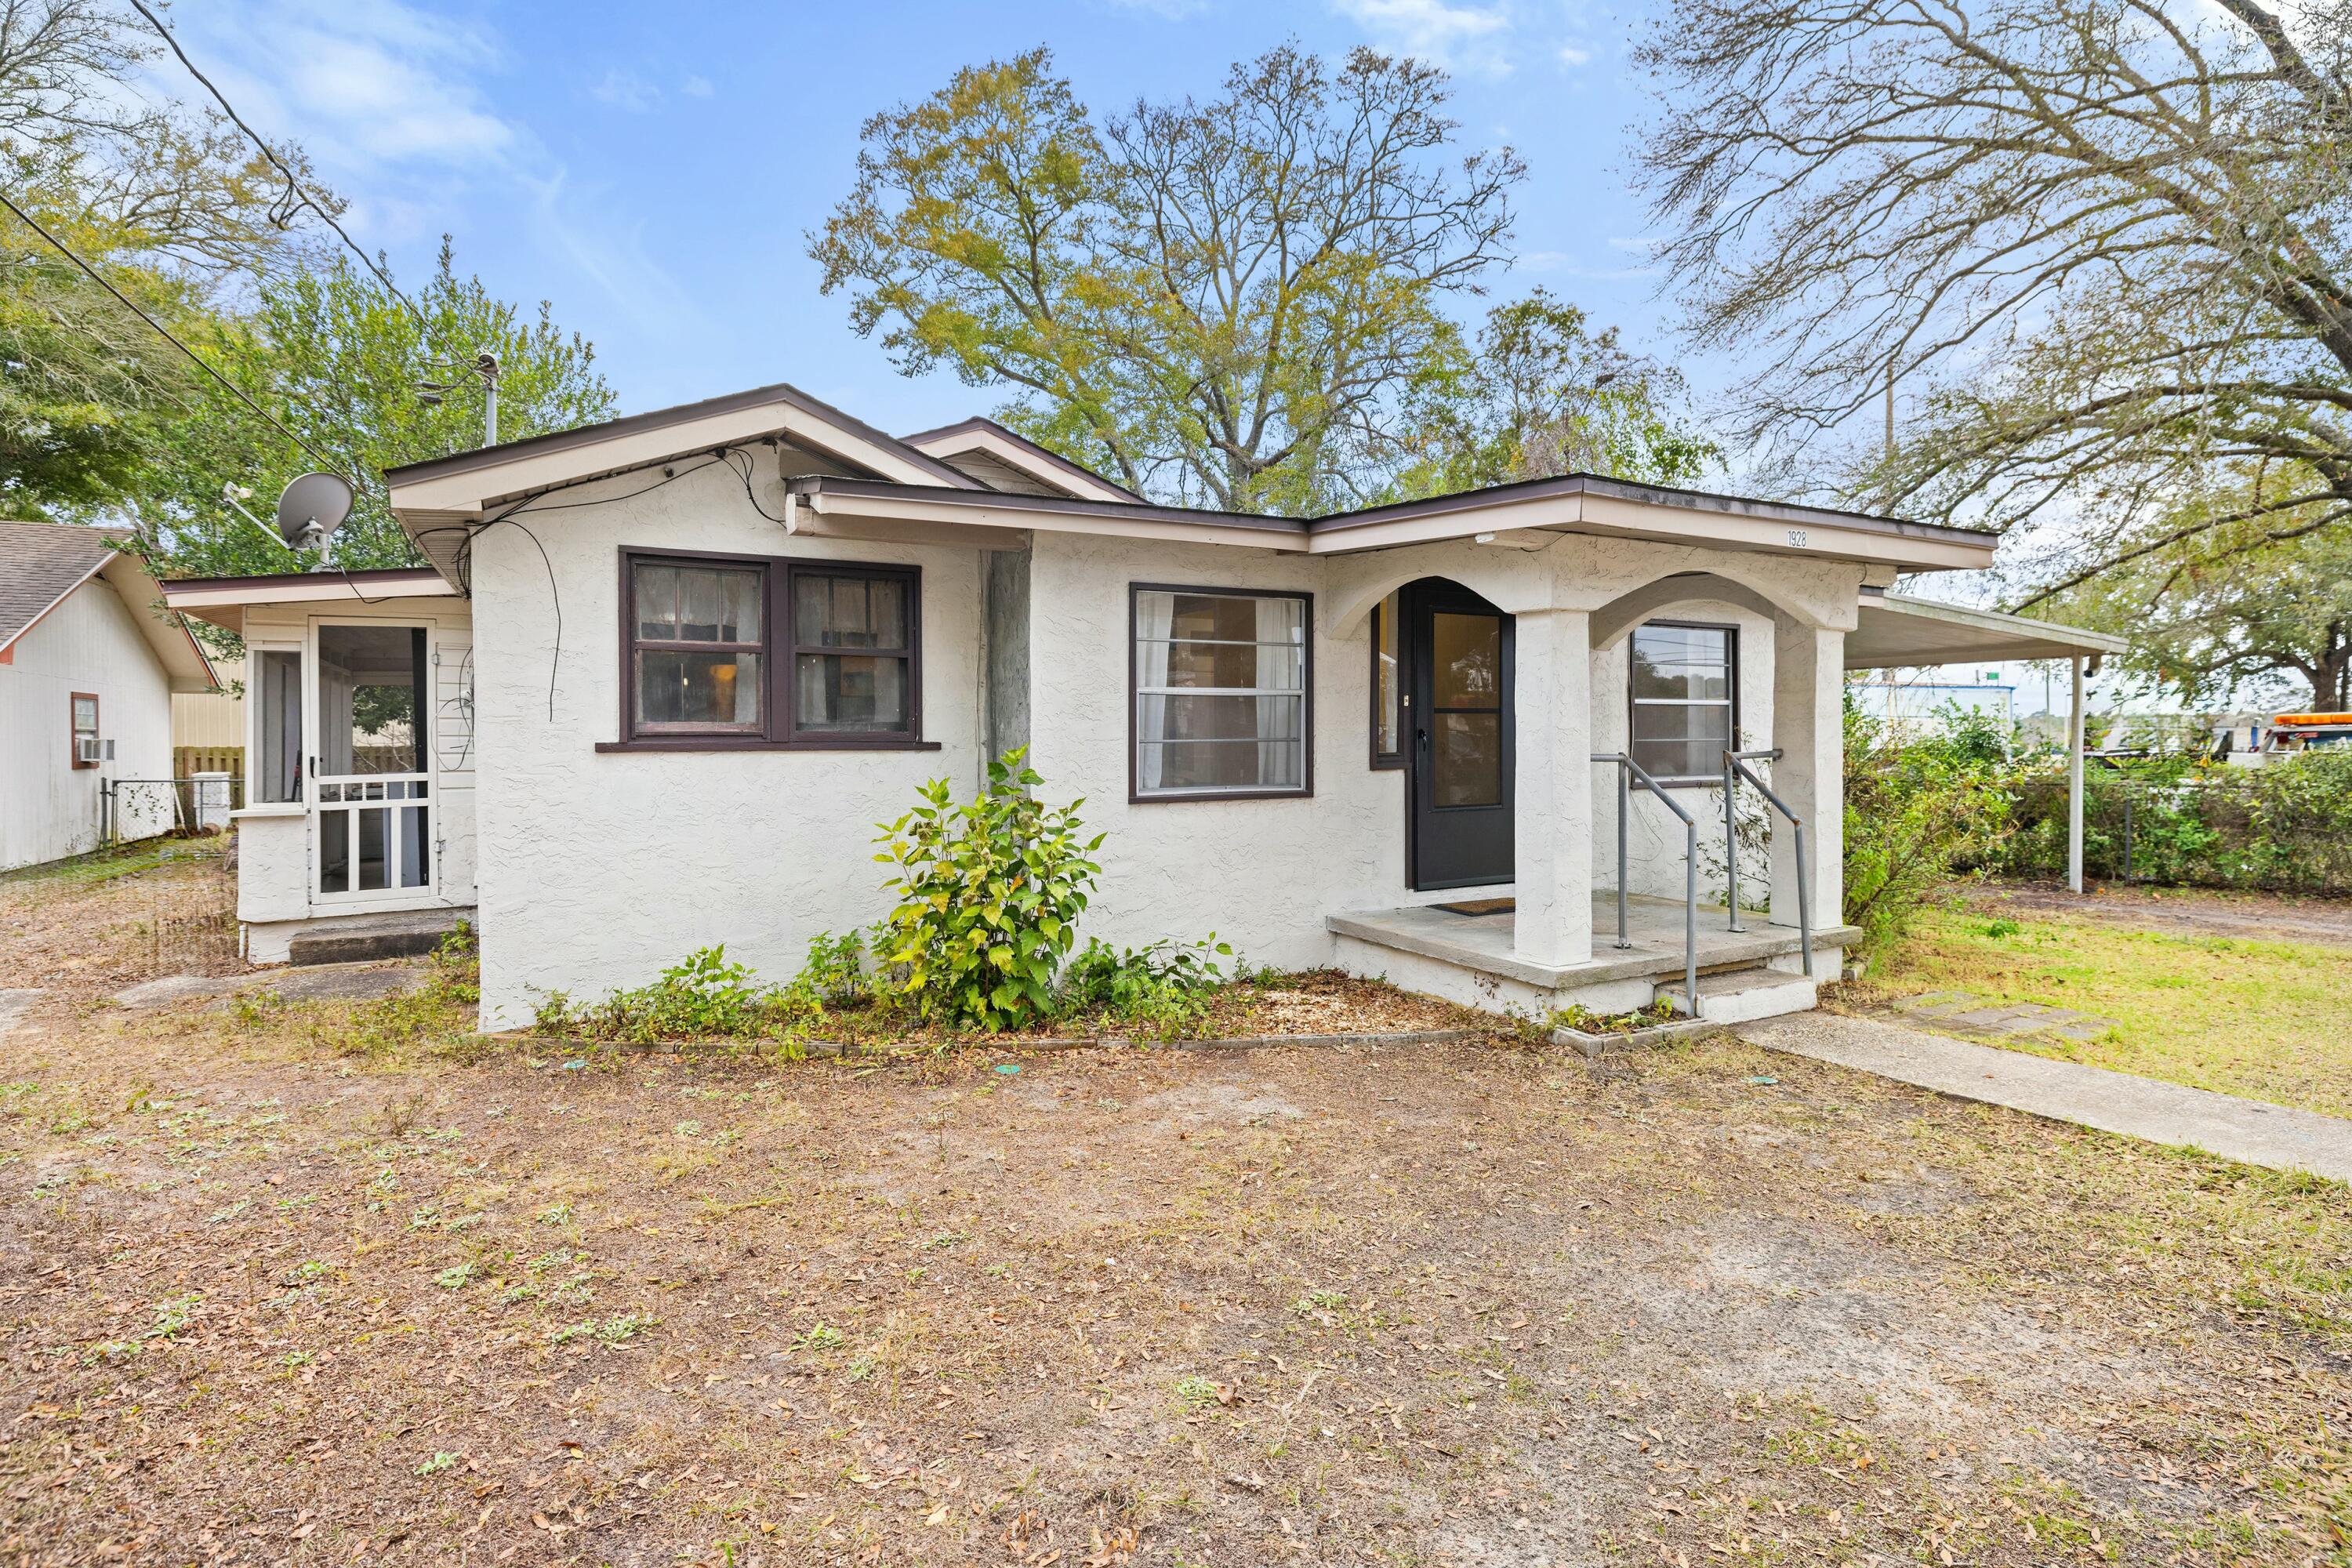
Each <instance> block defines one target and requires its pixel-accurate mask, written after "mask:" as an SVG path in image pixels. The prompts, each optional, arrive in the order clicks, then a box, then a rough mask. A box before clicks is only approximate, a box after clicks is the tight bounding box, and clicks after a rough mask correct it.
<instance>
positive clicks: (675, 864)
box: [172, 385, 2105, 1027]
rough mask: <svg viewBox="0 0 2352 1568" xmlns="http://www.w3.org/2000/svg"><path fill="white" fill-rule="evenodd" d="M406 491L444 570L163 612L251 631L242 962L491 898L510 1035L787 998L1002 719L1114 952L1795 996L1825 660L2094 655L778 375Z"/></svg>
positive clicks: (1794, 542)
mask: <svg viewBox="0 0 2352 1568" xmlns="http://www.w3.org/2000/svg"><path fill="white" fill-rule="evenodd" d="M387 478H388V480H389V483H390V486H391V500H392V506H393V510H394V513H395V514H396V515H397V516H398V517H399V519H400V520H401V521H402V523H403V525H404V527H405V528H406V529H407V531H408V532H409V533H410V535H411V537H412V538H413V539H414V540H415V542H416V545H417V547H418V549H419V550H420V551H421V552H423V554H424V555H425V558H426V559H427V560H428V561H430V562H431V563H432V564H431V566H430V567H429V568H425V569H417V570H412V571H403V572H362V573H353V574H349V575H344V574H332V573H329V574H313V575H309V576H293V577H274V578H251V579H230V580H213V581H205V582H183V583H176V584H172V600H173V604H174V605H177V606H179V607H181V608H183V609H184V610H186V611H188V612H189V613H192V614H194V615H198V616H208V617H210V618H212V619H214V620H215V621H218V622H220V623H221V624H223V625H226V626H235V627H236V628H237V629H239V630H240V631H241V632H242V633H243V635H244V637H245V638H246V642H247V703H246V708H247V713H248V724H249V734H248V737H247V757H248V759H249V763H248V772H249V773H250V774H251V776H252V784H251V789H250V794H251V796H252V801H253V804H252V805H250V806H249V807H248V808H247V810H246V811H245V813H244V814H243V816H242V817H241V820H240V823H239V827H240V831H241V834H242V836H243V838H244V850H243V862H242V889H241V894H240V902H241V912H242V915H243V918H244V920H245V921H246V922H247V931H248V933H249V936H250V942H251V952H252V953H253V955H254V956H255V957H256V958H257V959H261V960H264V961H268V960H271V959H275V958H279V957H283V956H285V955H286V954H287V953H288V952H289V948H290V945H291V944H292V943H293V942H295V941H296V940H297V939H298V938H301V937H302V936H303V935H304V933H306V932H307V933H316V932H320V931H332V930H334V929H337V928H338V927H341V926H348V927H352V928H353V929H363V928H364V923H365V922H367V921H382V920H383V919H385V918H386V917H402V916H414V915H415V914H417V913H419V912H420V911H421V912H424V913H427V914H429V913H431V912H433V911H451V910H469V911H474V912H475V913H476V915H477V918H478V924H479V929H480V932H481V942H482V1000H483V1014H484V1019H485V1024H486V1026H490V1027H505V1026H517V1025H520V1024H522V1023H524V1022H526V1021H528V1019H529V1018H530V1016H531V1014H532V1012H533V1010H534V1008H535V1007H536V1005H538V1002H539V1000H540V999H541V997H542V996H544V995H545V994H547V993H548V992H550V991H553V990H562V991H564V992H567V993H569V994H572V996H573V997H574V998H590V997H595V996H600V995H603V994H607V993H609V992H611V991H612V990H614V989H615V988H618V987H623V986H629V985H635V984H642V983H644V982H646V981H647V980H649V979H650V978H652V977H653V976H654V975H655V974H656V973H658V972H659V971H660V970H662V969H663V968H664V967H666V966H667V965H669V964H672V963H676V962H677V960H678V959H680V958H681V957H683V956H684V955H685V954H686V953H688V952H689V951H691V950H693V949H695V948H698V947H701V946H704V945H707V944H709V943H713V942H724V943H726V944H727V948H728V952H729V953H730V955H731V956H734V957H738V958H740V959H742V960H744V961H746V962H748V963H751V964H752V965H753V966H755V967H756V968H758V969H759V970H761V972H763V973H766V974H768V975H771V976H773V977H775V978H779V979H781V978H784V977H786V976H788V975H790V974H791V973H793V971H794V970H795V969H796V968H797V967H798V965H799V963H800V962H801V960H802V957H803V952H804V951H805V949H806V946H807V943H808V942H809V939H810V938H811V937H813V936H814V935H816V934H818V933H819V932H823V931H845V930H847V929H849V928H851V927H855V926H859V925H863V924H866V923H868V922H870V921H874V920H875V919H876V918H877V917H878V916H879V915H881V914H882V913H883V912H884V910H886V908H887V899H886V897H885V895H884V893H883V891H882V889H881V887H880V880H881V872H880V871H879V869H878V868H877V867H875V865H874V864H873V862H872V859H871V854H872V840H873V838H874V836H875V827H876V825H877V823H880V822H883V821H886V820H887V819H890V818H892V817H895V816H898V814H899V813H900V812H902V811H903V810H904V809H905V808H906V807H907V806H908V805H909V804H910V803H911V802H912V801H913V799H914V795H915V791H916V788H917V786H918V785H919V784H920V783H922V782H923V781H924V780H926V779H929V778H934V777H940V776H945V777H947V778H949V779H950V780H951V781H953V783H954V784H956V786H957V787H958V789H959V791H960V792H971V791H974V790H977V789H978V788H979V787H980V786H981V784H982V782H983V780H984V777H985V768H986V763H987V760H988V759H989V758H990V757H992V756H994V755H996V754H998V753H1001V752H1004V751H1006V750H1008V749H1010V748H1012V747H1014V746H1026V747H1027V748H1028V749H1029V753H1030V757H1031V760H1032V763H1033V764H1034V766H1035V767H1036V768H1037V769H1038V771H1039V772H1040V773H1043V774H1044V775H1045V780H1046V784H1045V789H1046V791H1047V793H1049V794H1050V795H1053V796H1055V797H1056V798H1062V799H1066V798H1069V797H1072V796H1084V797H1085V799H1086V803H1087V804H1086V806H1085V809H1084V815H1085V817H1086V820H1087V823H1088V824H1089V825H1090V826H1093V827H1095V828H1097V829H1101V830H1104V831H1106V832H1107V833H1108V841H1107V842H1106V844H1105V846H1104V848H1103V852H1102V857H1101V858H1102V861H1103V867H1104V870H1103V877H1102V881H1101V886H1100V889H1099V894H1098V897H1097V900H1096V902H1095V905H1094V907H1093V909H1092V910H1090V916H1089V920H1088V922H1087V927H1086V931H1087V933H1090V934H1094V935H1099V936H1101V937H1103V938H1105V939H1106V940H1108V941H1111V942H1119V943H1123V944H1133V943H1141V942H1148V941H1150V940H1153V939H1156V938H1161V937H1174V938H1181V939H1190V938H1195V937H1200V936H1203V935H1206V934H1207V933H1209V932H1211V931H1214V932H1216V933H1217V934H1218V935H1219V936H1220V937H1221V938H1222V939H1223V940H1225V941H1227V942H1232V943H1233V944H1234V946H1235V947H1236V949H1237V950H1238V951H1240V952H1242V953H1244V955H1245V956H1246V957H1247V958H1249V959H1250V960H1251V961H1253V962H1256V963H1275V964H1281V965H1286V966H1307V965H1318V964H1337V965H1341V966H1344V967H1346V968H1348V969H1349V970H1352V971H1356V972H1360V973H1368V974H1385V975H1387V976H1389V977H1390V978H1391V979H1393V980H1395V981H1397V982H1398V983H1400V984H1404V985H1407V986H1409V987H1412V988H1415V989H1420V990H1424V991H1428V992H1431V993H1434V994H1443V995H1446V996H1450V997H1454V998H1457V999H1460V1000H1465V1001H1470V1002H1475V1003H1478V1004H1482V1005H1489V1006H1496V1007H1502V1006H1523V1007H1531V1008H1532V1007H1540V1006H1545V1005H1554V1004H1559V1003H1564V1002H1567V1001H1570V1000H1576V1001H1582V1002H1584V1003H1585V1004H1587V1005H1592V1006H1595V1007H1600V1008H1615V1007H1620V1006H1626V1005H1640V1004H1645V1003H1648V1002H1650V1001H1651V1000H1653V998H1654V996H1655V995H1656V994H1659V992H1660V991H1661V989H1662V988H1664V989H1665V990H1668V991H1671V992H1675V993H1677V994H1679V993H1681V992H1683V991H1685V990H1686V989H1687V986H1688V977H1689V976H1690V975H1691V973H1693V972H1694V971H1700V972H1703V973H1702V974H1701V977H1700V981H1699V986H1698V989H1699V992H1700V994H1701V1003H1700V1005H1701V1007H1702V1010H1703V1011H1705V1012H1707V1013H1710V1014H1712V1015H1714V1016H1753V1015H1755V1014H1757V1013H1759V1012H1764V1011H1771V1010H1778V1009H1782V1008H1788V1007H1797V1006H1807V1005H1811V1001H1812V985H1811V981H1810V980H1809V979H1808V978H1807V977H1806V975H1807V971H1809V970H1813V969H1816V968H1817V967H1818V966H1820V965H1822V964H1830V965H1833V964H1834V962H1835V950H1836V949H1838V948H1839V947H1840V946H1841V944H1843V942H1846V941H1848V940H1849V938H1850V935H1851V933H1849V932H1847V931H1844V930H1843V929H1842V928H1841V927H1840V926H1839V924H1838V919H1837V911H1838V909H1839V865H1840V845H1841V829H1842V779H1841V773H1840V769H1841V721H1840V713H1841V692H1842V688H1843V681H1844V678H1845V672H1846V670H1847V669H1848V668H1854V667H1855V666H1856V665H1857V664H1858V663H1860V664H1896V663H1923V662H1932V660H1931V659H1930V658H1927V654H1929V653H1932V654H1933V655H1934V656H1935V657H1936V658H1944V657H1959V658H1996V657H2019V658H2024V657H2075V658H2080V657H2082V656H2084V655H2086V654H2095V653H2097V652H2098V651H2101V649H2102V648H2103V647H2105V643H2104V640H2103V639H2092V640H2090V641H2084V640H2082V638H2081V637H2080V635H2078V634H2074V633H2070V632H2067V631H2065V630H2063V628H2057V627H2053V626H2046V625H2044V624H2042V623H2040V622H2032V621H2018V620H2014V619H2013V618H2011V617H2006V616H1986V615H1980V614H1977V613H1975V612H1969V611H1964V610H1955V609H1950V608H1948V607H1936V606H1929V605H1924V604H1923V603H1922V602H1920V601H1916V600H1909V599H1906V598H1905V597H1904V596H1902V595H1895V594H1891V593H1889V592H1887V590H1888V589H1889V588H1891V587H1892V585H1893V584H1895V579H1896V577H1897V575H1898V574H1918V573H1931V572H1966V571H1970V570H1975V569H1979V568H1982V567H1985V566H1987V565H1989V564H1990V563H1991V560H1992V551H1993V542H1992V540H1991V539H1990V538H1989V537H1986V536H1984V535H1980V534H1978V533H1974V532H1969V531H1961V530H1956V529H1950V528H1943V527H1932V526H1927V525H1923V524H1917V523H1912V522H1906V521H1897V520H1894V519H1888V518H1879V517H1868V516H1861V515H1855V514H1851V513H1845V512H1837V511H1827V510H1818V509H1813V508H1808V507H1800V506H1784V505H1779V504H1775V503H1768V502H1762V501H1754V500H1739V499H1736V498H1731V497H1725V496H1717V495H1706V494H1699V493H1695V492H1689V491H1680V490H1667V489H1654V488H1650V487H1646V486H1643V485H1638V484H1629V483H1624V482H1621V481H1617V480H1612V479H1594V478H1587V477H1576V476H1571V477H1569V478H1564V479H1545V480H1539V481H1535V482H1531V483H1525V484H1517V485H1508V486H1504V487H1500V488H1497V489H1489V490H1484V491H1479V492H1476V493H1473V494H1465V495H1457V496H1450V497H1446V498H1443V499H1440V500H1428V501H1419V502H1413V503H1411V504H1406V505H1399V506H1390V507H1383V508H1378V509H1374V510H1364V511H1357V512H1349V513H1344V514H1339V515H1334V516H1329V517H1322V518H1316V519H1312V520H1294V519H1282V518H1266V517H1254V516H1236V515H1228V514H1223V513H1218V512H1213V511H1203V510H1187V509H1182V508H1174V507H1167V506H1160V505H1156V504H1151V503H1149V502H1146V501H1144V500H1139V499H1138V498H1137V497H1136V496H1134V495H1132V494H1130V493H1129V492H1128V491H1126V490H1124V489H1120V488H1119V487H1118V486H1117V485H1115V484H1112V483H1111V482H1109V481H1108V480H1107V479H1103V478H1101V477H1100V476H1098V475H1097V474H1094V473H1091V472H1088V471H1087V470H1086V469H1084V468H1079V467H1076V465H1074V464H1072V463H1070V462H1068V461H1066V460H1065V459H1063V458H1059V457H1056V456H1055V455H1053V454H1051V453H1048V452H1046V451H1045V450H1043V449H1041V448H1039V447H1034V446H1032V445H1030V444H1029V443H1027V442H1025V441H1024V440H1022V439H1020V438H1019V437H1015V436H1013V435H1012V434H1011V433H1010V432H1008V431H1006V430H1004V429H1003V428H1001V427H999V426H995V425H993V424H991V423H990V422H988V421H985V420H972V421H969V422H967V423H964V424H961V425H958V426H951V427H949V428H946V429H940V430H933V431H927V432H923V433H921V434H918V435H913V436H907V437H890V436H887V435H884V434H883V433H881V432H880V431H877V430H875V429H873V428H871V427H869V426H866V425H863V424H861V423H860V422H858V421H857V420H856V419H854V418H852V417H850V416H847V415H845V414H844V413H842V412H841V411H839V410H837V409H835V408H832V407H829V406H827V405H824V404H822V403H820V402H818V401H816V400H815V399H814V398H811V397H809V396H807V395H803V394H802V393H800V392H797V391H795V390H794V389H793V388H792V387H789V386H781V385H779V386H771V387H763V388H760V389H757V390H755V391H751V392H747V393H742V394H739V395H734V396H730V397H721V398H714V399H711V400H709V401H708V402H703V403H698V404H693V405H687V406H684V407H679V408H674V409H667V410H664V411H661V412H658V413H652V414H643V415H636V416H630V417H626V418H622V419H617V420H614V421H612V422H610V423H608V424H604V425H599V426H590V427H587V428H583V429H578V430H571V431H566V432H563V433H562V434H558V435H552V436H545V437H536V438H533V439H530V440H525V441H518V442H513V443H510V444H508V445H505V446H500V447H489V448H486V449H484V450H480V451H475V452H467V453H463V454H460V455H457V456H455V457H451V458H444V459H441V460H438V461H435V462H428V463H423V464H418V465H415V466H414V467H410V468H402V469H398V470H395V471H394V472H393V473H392V474H390V475H389V476H387ZM1727 750H1731V751H1738V752H1774V753H1777V757H1776V758H1774V759H1769V760H1768V759H1765V758H1762V757H1754V758H1750V759H1748V766H1749V768H1750V769H1751V770H1752V771H1753V772H1754V773H1755V775H1756V777H1757V779H1759V780H1761V781H1769V785H1770V788H1771V791H1772V793H1773V795H1775V796H1777V798H1778V800H1779V802H1780V805H1781V806H1782V807H1784V808H1785V810H1786V812H1787V813H1789V814H1792V815H1793V816H1794V818H1796V819H1798V820H1801V822H1802V823H1803V824H1804V827H1805V832H1804V835H1803V837H1804V839H1805V845H1804V853H1803V854H1802V855H1800V854H1799V851H1798V842H1797V840H1798V837H1799V835H1798V834H1797V833H1796V832H1794V831H1792V830H1791V828H1790V821H1789V819H1788V817H1786V816H1780V814H1779V813H1778V812H1773V813H1771V815H1772V816H1773V820H1774V823H1775V825H1776V826H1775V827H1774V830H1773V831H1772V832H1771V834H1770V838H1769V856H1767V857H1765V858H1764V859H1763V860H1759V863H1758V864H1756V865H1755V866H1753V867H1752V868H1748V875H1749V876H1750V877H1751V878H1752V880H1751V881H1750V882H1749V883H1748V887H1747V889H1746V892H1747V895H1748V897H1747V899H1746V900H1744V901H1747V902H1749V903H1751V904H1760V903H1763V902H1767V901H1769V912H1768V911H1767V910H1763V909H1760V908H1759V909H1756V910H1754V912H1751V913H1749V914H1748V915H1747V916H1746V918H1745V919H1744V920H1743V919H1738V918H1736V917H1734V916H1733V915H1732V914H1731V913H1730V912H1729V911H1728V910H1726V909H1724V908H1722V907H1720V906H1721V904H1722V902H1723V888H1722V877H1721V860H1722V853H1721V847H1722V845H1723V843H1724V818H1725V813H1724V798H1725V782H1724V781H1725V777H1726V763H1725V757H1724V752H1726V751H1727ZM1620 759H1630V761H1621V760H1620ZM1645 781H1649V782H1645ZM1653 783H1654V788H1653V787H1651V785H1652V784H1653ZM1735 788H1736V792H1737V793H1738V794H1739V795H1743V796H1747V797H1748V800H1747V805H1745V806H1744V807H1743V809H1744V810H1746V811H1747V812H1748V813H1749V814H1751V815H1752V814H1753V812H1754V811H1756V810H1757V809H1759V807H1761V806H1762V805H1763V797H1762V795H1761V793H1760V791H1759V789H1758V786H1757V784H1753V783H1750V782H1748V781H1747V780H1744V779H1743V780H1739V781H1738V782H1737V784H1736V785H1735ZM1621 795H1623V796H1624V797H1625V798H1627V799H1628V800H1629V802H1630V805H1629V807H1628V809H1627V810H1626V811H1625V812H1624V814H1623V824H1624V832H1623V833H1622V836H1621V833H1620V817H1621V813H1620V799H1621ZM1677 813H1682V814H1686V815H1688V816H1690V817H1691V818H1692V819H1693V822H1694V824H1695V827H1694V828H1693V829H1691V830H1690V831H1689V832H1687V833H1686V832H1685V827H1684V826H1683V824H1682V822H1681V821H1680V820H1679V817H1678V816H1677ZM1693 838H1696V841H1697V843H1698V845H1699V857H1698V858H1699V862H1700V864H1699V867H1698V869H1697V870H1696V873H1694V872H1693V871H1692V869H1691V868H1690V857H1689V855H1688V853H1687V846H1688V844H1689V843H1690V842H1691V840H1692V839H1693ZM1621 844H1622V852H1621ZM1767 860H1768V861H1769V864H1767V863H1765V861H1767ZM1621 864H1622V866H1623V868H1624V871H1623V876H1622V880H1621V878H1620V874H1619V868H1620V866H1621ZM1621 886H1622V888H1623V889H1625V891H1626V892H1627V893H1628V894H1629V895H1630V896H1629V898H1628V900H1626V904H1625V911H1626V920H1625V928H1624V934H1623V938H1622V942H1621V938H1620V928H1619V916H1618V909H1619V904H1618V900H1617V898H1616V892H1617V889H1619V888H1620V887H1621ZM1686 893H1687V894H1689V895H1690V896H1689V897H1688V899H1687V900H1686ZM1699 906H1707V907H1699ZM1808 915H1810V920H1809V921H1808V920H1807V918H1806V917H1807V916H1808ZM1735 926H1738V927H1744V929H1732V928H1733V927H1735ZM1808 926H1809V928H1810V929H1809V930H1807V929H1805V928H1807V927H1808ZM1684 1004H1685V1005H1689V999H1688V998H1687V997H1685V998H1684Z"/></svg>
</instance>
